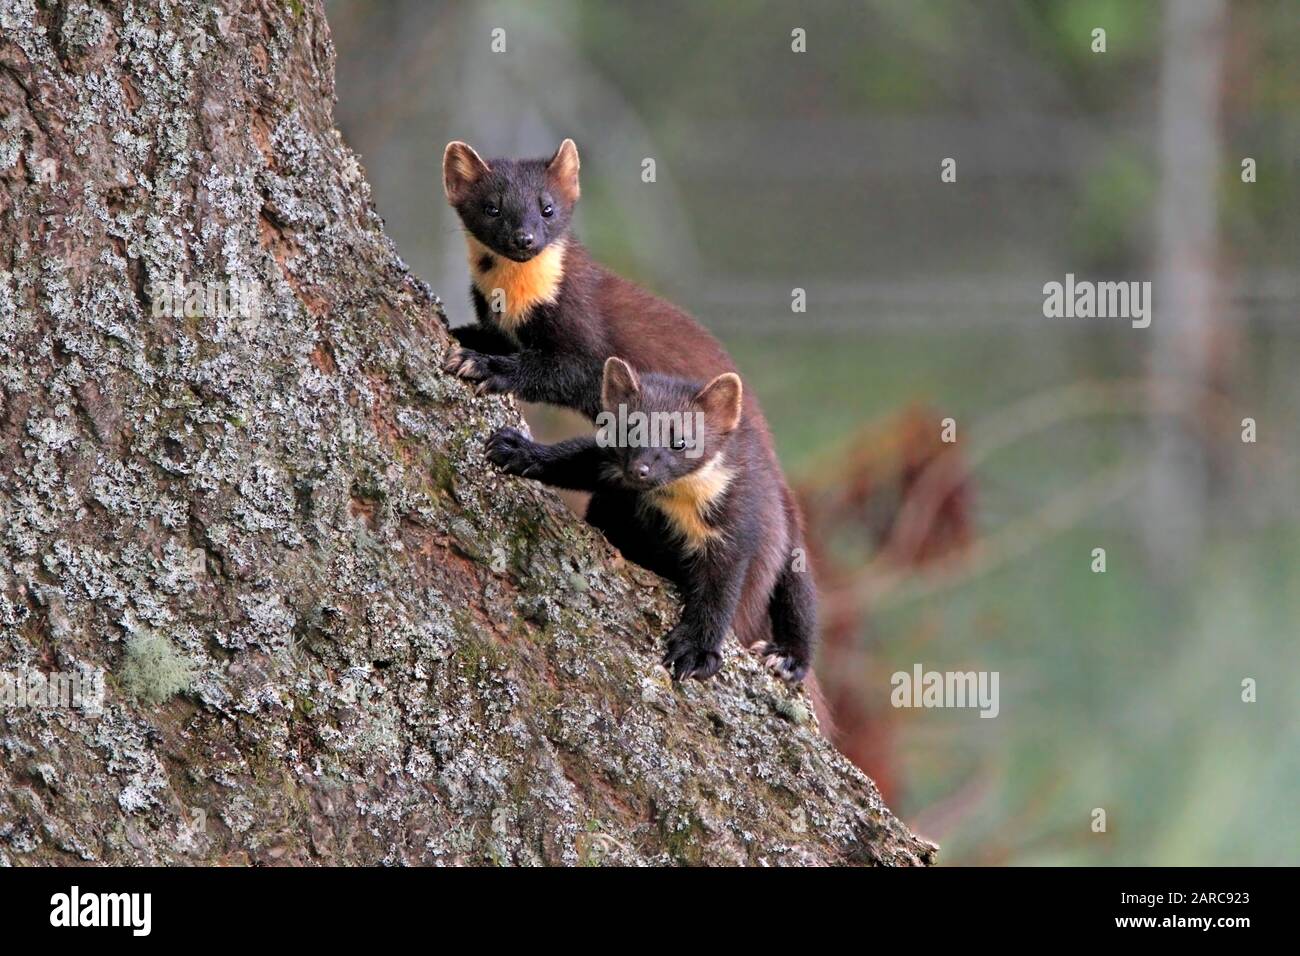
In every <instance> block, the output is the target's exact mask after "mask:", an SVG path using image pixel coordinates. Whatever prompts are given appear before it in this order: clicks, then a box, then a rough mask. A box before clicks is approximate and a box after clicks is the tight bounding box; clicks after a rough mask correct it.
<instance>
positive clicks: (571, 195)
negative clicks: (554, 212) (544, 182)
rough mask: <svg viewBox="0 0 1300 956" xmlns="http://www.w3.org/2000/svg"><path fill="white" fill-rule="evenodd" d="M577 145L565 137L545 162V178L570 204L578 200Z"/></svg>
mask: <svg viewBox="0 0 1300 956" xmlns="http://www.w3.org/2000/svg"><path fill="white" fill-rule="evenodd" d="M578 166H579V163H578V147H577V144H575V143H574V142H573V140H571V139H566V140H565V141H564V142H563V143H561V144H560V148H559V149H557V150H556V151H555V155H554V156H552V157H551V161H550V162H549V163H547V164H546V178H547V179H549V180H550V183H551V188H552V189H554V190H555V191H556V192H557V193H559V194H560V195H561V196H562V197H563V198H564V201H565V202H567V203H568V204H569V205H570V206H572V205H573V204H574V203H575V202H577V201H578V194H579V193H580V192H581V190H580V189H579V188H578Z"/></svg>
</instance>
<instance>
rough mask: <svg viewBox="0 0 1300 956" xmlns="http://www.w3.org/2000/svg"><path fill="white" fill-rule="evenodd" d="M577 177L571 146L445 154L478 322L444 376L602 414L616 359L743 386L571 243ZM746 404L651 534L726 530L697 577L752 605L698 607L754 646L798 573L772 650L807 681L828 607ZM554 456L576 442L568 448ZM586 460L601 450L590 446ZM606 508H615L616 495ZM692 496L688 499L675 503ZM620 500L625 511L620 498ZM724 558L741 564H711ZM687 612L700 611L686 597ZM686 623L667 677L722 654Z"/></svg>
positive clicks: (743, 401) (701, 338) (595, 515)
mask: <svg viewBox="0 0 1300 956" xmlns="http://www.w3.org/2000/svg"><path fill="white" fill-rule="evenodd" d="M578 170H579V160H578V148H577V146H575V145H574V143H573V140H571V139H566V140H565V141H564V142H563V143H561V144H560V148H559V149H558V150H556V152H555V155H554V156H552V157H551V158H550V159H549V160H545V159H531V160H512V159H493V160H491V161H484V160H483V159H481V158H480V157H479V155H478V153H476V152H475V151H474V150H473V149H472V148H470V147H469V146H468V145H466V144H465V143H461V142H453V143H450V144H449V145H448V146H447V149H446V152H445V153H444V155H443V166H442V171H443V186H444V189H445V191H446V194H447V200H448V202H449V203H450V204H451V205H452V207H453V208H454V209H455V210H456V212H457V214H458V215H459V216H460V220H461V223H462V224H463V225H464V227H465V233H466V242H467V244H468V248H469V269H470V275H471V278H472V286H471V296H472V298H473V301H474V310H475V313H476V316H477V319H478V321H477V322H476V323H475V324H473V325H470V326H462V327H459V328H455V329H452V333H453V334H454V335H455V336H456V338H457V340H458V342H459V345H460V347H459V348H456V349H453V350H452V351H451V352H450V354H449V356H448V359H447V362H446V365H445V367H446V369H447V371H449V372H452V373H454V374H456V375H458V376H459V377H461V378H463V379H465V380H467V381H469V382H471V383H473V384H474V385H475V386H476V388H477V390H478V391H479V392H480V393H487V392H509V393H512V394H514V395H515V396H517V397H518V398H521V399H523V400H525V401H530V402H543V403H547V404H552V405H561V406H565V407H568V408H573V409H576V410H577V411H579V412H581V413H583V414H585V415H586V416H587V417H589V418H591V419H593V420H594V419H595V418H596V417H597V416H598V415H599V414H600V412H601V411H602V409H603V408H604V406H603V404H602V396H603V383H604V381H605V371H606V362H607V360H608V359H610V358H611V357H614V356H617V357H619V358H620V359H622V360H623V362H624V364H625V366H630V367H631V368H635V369H636V370H637V372H639V373H641V374H642V375H643V376H670V377H673V378H675V379H678V380H680V381H679V383H678V384H677V385H675V386H673V387H672V388H669V387H668V386H667V385H666V384H657V385H656V388H663V389H665V390H666V391H672V390H673V389H676V390H677V391H680V390H681V388H682V387H684V386H682V385H681V384H680V382H695V383H714V382H716V381H717V379H718V377H719V376H724V375H728V374H730V375H733V376H734V375H735V373H736V368H735V365H734V363H733V362H732V361H731V357H730V356H729V355H728V354H727V352H726V350H725V349H723V347H722V346H721V345H720V344H719V343H718V341H717V340H716V339H714V338H713V336H711V335H710V334H709V333H708V332H707V331H705V329H704V328H703V327H702V326H701V325H700V324H699V323H698V322H696V321H695V320H694V319H692V318H691V317H690V316H689V315H687V314H686V313H685V312H683V311H681V310H680V309H678V308H676V307H675V306H673V305H671V304H669V303H668V302H665V301H664V300H662V299H660V298H658V297H656V296H654V295H651V294H650V293H649V292H647V291H645V290H644V289H642V288H641V287H640V286H637V285H636V284H634V283H632V282H629V281H628V280H626V279H623V278H621V277H620V276H617V275H615V274H614V273H612V272H610V271H608V270H607V269H604V268H603V267H601V266H600V265H598V264H597V263H595V262H593V261H592V259H591V258H590V256H588V254H587V252H586V250H585V249H584V248H583V247H582V245H581V244H580V243H579V242H578V241H577V239H576V238H574V236H573V235H572V233H571V232H570V228H569V226H570V223H571V221H572V218H573V209H574V206H575V204H576V203H577V201H578V196H579V192H580V189H579V184H578ZM652 381H655V382H656V383H660V382H661V380H659V379H652ZM735 394H736V397H737V401H738V402H739V404H740V414H739V424H738V425H737V426H736V427H735V429H734V431H735V434H732V435H730V437H727V438H725V443H726V444H728V445H729V446H730V445H734V446H735V450H734V451H729V453H728V454H729V455H730V456H731V457H726V456H724V459H723V461H725V465H724V464H723V463H722V461H720V462H719V463H718V464H716V465H714V466H712V468H713V470H712V471H703V469H705V468H708V467H710V466H707V465H698V464H697V465H696V466H695V467H693V468H692V469H691V471H692V473H693V474H694V477H690V476H689V475H687V476H679V478H681V480H682V481H683V484H680V485H676V486H674V487H675V488H676V489H678V491H677V492H675V493H671V494H670V493H664V492H661V495H664V494H666V495H667V497H666V498H662V499H661V500H660V504H661V507H657V508H655V509H654V513H657V514H659V515H660V516H661V518H659V519H656V521H658V522H659V523H658V524H656V523H655V522H651V523H650V525H649V528H650V529H651V530H658V531H660V532H662V534H661V537H662V538H663V540H664V541H665V542H667V541H670V540H671V541H675V542H680V541H682V540H689V538H687V537H686V536H685V534H684V532H683V527H684V525H690V524H691V523H692V522H694V523H696V524H699V525H701V526H702V527H706V528H721V529H724V531H723V533H722V535H719V536H715V537H708V536H704V538H707V539H708V541H709V542H712V543H711V544H710V546H709V547H706V548H702V549H698V550H697V551H696V552H694V553H693V556H692V557H690V559H689V560H691V561H697V562H698V561H703V560H704V558H703V557H701V556H709V562H706V563H709V565H710V566H709V567H707V568H702V570H701V577H700V578H699V580H700V581H708V582H714V583H717V582H722V581H725V580H732V579H735V580H744V581H745V582H746V584H745V593H746V594H747V595H749V596H751V597H752V598H753V601H751V602H750V603H749V604H744V603H741V604H739V605H737V602H738V601H739V598H738V596H728V595H726V594H723V593H719V594H718V596H717V598H716V600H715V601H714V602H713V603H710V602H709V601H707V600H705V601H703V603H701V601H699V600H697V601H696V604H697V605H699V606H700V607H702V608H714V609H716V608H717V607H719V606H722V607H725V606H727V605H728V604H730V605H731V606H733V607H737V611H736V623H737V628H736V631H737V634H738V635H739V636H740V637H741V639H742V640H743V641H744V642H745V643H746V644H747V645H751V644H753V643H754V642H756V641H759V640H765V639H766V638H765V635H768V634H769V633H770V628H769V627H768V626H767V619H768V614H767V611H768V609H767V607H766V606H762V607H759V605H758V604H755V603H753V602H755V601H757V602H760V603H761V601H766V600H767V598H768V596H769V595H772V594H773V590H774V588H776V582H777V581H778V579H780V580H782V581H784V580H786V575H793V576H794V578H795V579H797V580H791V581H788V582H787V583H786V584H785V585H784V587H783V589H781V593H782V594H783V595H786V596H787V597H786V598H785V599H783V600H782V601H780V602H776V603H774V604H773V607H772V616H773V618H774V619H775V620H776V622H777V631H776V635H775V636H776V641H777V650H775V651H773V653H771V654H769V655H768V656H769V658H770V660H769V664H770V665H771V666H772V667H773V668H774V669H776V670H777V671H778V672H779V673H781V674H782V676H784V677H785V678H786V679H787V680H791V681H798V680H801V679H802V678H803V676H804V675H805V674H806V673H807V670H808V666H809V661H810V659H811V653H812V640H813V632H814V628H813V626H812V625H811V623H810V622H812V621H813V620H814V618H815V603H816V602H815V589H814V588H813V587H812V584H811V582H810V581H808V580H807V578H808V574H807V573H805V572H801V571H792V570H790V568H791V565H792V562H794V561H795V560H796V555H797V554H798V555H800V556H801V555H802V551H799V552H796V551H795V549H796V548H800V547H801V545H802V530H801V521H800V517H799V512H798V508H797V506H796V505H795V503H794V498H793V496H792V494H791V493H790V490H789V488H788V487H787V486H786V483H785V479H784V477H783V476H782V474H781V468H780V465H779V463H778V462H777V458H776V452H775V450H774V448H773V445H772V438H771V434H770V432H769V430H768V427H767V422H766V420H765V419H764V418H763V413H762V411H761V410H760V409H759V406H758V402H757V401H756V400H755V399H754V398H753V396H752V395H750V394H749V390H748V389H741V388H740V387H739V379H737V380H736V389H735ZM511 441H515V439H514V438H507V437H504V436H503V437H501V439H500V440H499V441H497V442H495V443H494V444H495V445H499V446H501V448H505V447H507V446H508V445H509V443H510V442H511ZM529 447H532V446H529ZM536 447H538V448H540V447H542V446H536ZM555 447H556V448H557V449H562V450H565V451H568V450H570V449H571V448H572V446H569V445H566V444H565V443H561V444H560V445H558V446H555ZM583 447H585V446H583ZM670 450H671V449H670ZM548 454H549V453H548ZM584 454H590V449H588V450H587V451H586V452H584ZM693 463H694V461H693ZM697 472H702V473H700V474H695V473H697ZM566 473H567V472H566ZM554 483H555V484H563V482H554ZM688 488H702V489H703V491H702V492H701V494H703V493H704V492H707V491H709V489H714V490H716V489H717V488H721V489H722V490H721V491H719V492H718V493H717V495H716V496H713V497H709V496H708V495H705V496H704V497H707V498H708V500H707V501H706V500H704V498H701V499H700V500H701V501H702V502H703V505H702V507H694V506H692V505H690V504H689V501H690V500H691V499H689V498H688V497H687V498H684V497H683V495H682V489H688ZM646 497H647V500H648V497H649V496H648V495H647V496H646ZM715 499H716V500H715ZM601 500H602V502H604V501H606V500H611V499H610V497H609V495H608V494H606V495H602V496H601ZM682 500H685V501H687V502H688V504H685V505H680V506H678V505H674V504H672V502H676V501H682ZM613 501H614V503H617V499H616V498H615V499H613ZM665 502H667V503H666V504H665ZM593 504H595V503H593ZM606 507H607V506H606V505H605V504H603V503H602V504H595V507H594V508H592V509H589V512H588V515H589V517H590V518H591V519H592V521H593V523H596V524H598V525H601V526H603V525H602V524H601V523H602V522H610V521H611V520H612V519H609V518H607V517H605V509H606ZM674 507H676V508H677V509H678V512H679V513H678V518H679V519H680V521H678V522H677V523H668V520H669V519H668V518H667V517H666V515H667V513H668V511H669V510H672V509H673V508H674ZM665 509H667V510H665ZM718 509H721V510H718ZM733 509H734V511H733ZM615 510H617V509H615ZM692 516H694V517H692ZM715 522H716V523H715ZM754 524H758V525H761V526H762V527H761V528H760V530H759V531H757V532H754V531H752V530H751V525H754ZM696 530H698V528H697V529H696ZM723 535H726V536H730V537H728V538H727V540H731V539H732V538H734V541H732V543H731V544H729V545H727V546H726V547H722V545H721V544H720V543H718V542H721V541H722V540H723ZM614 538H618V539H619V540H616V541H615V544H616V545H617V546H618V547H619V548H620V550H623V551H624V553H625V554H627V555H628V557H629V558H631V559H632V560H636V561H638V562H639V563H642V564H646V563H647V562H651V563H652V564H653V562H654V561H655V560H656V559H655V558H654V556H653V555H648V554H646V553H645V552H646V551H647V550H654V548H653V547H648V543H647V542H642V541H633V540H628V539H627V537H626V536H624V535H621V534H619V533H618V532H615V534H614V535H613V536H612V537H611V540H613V539H614ZM704 538H702V539H701V540H704ZM625 546H626V547H625ZM668 550H670V551H671V550H673V549H672V548H669V549H668ZM683 553H685V552H683ZM723 556H725V557H726V559H727V560H729V561H732V562H733V563H734V565H735V566H734V567H731V568H726V569H724V568H718V567H712V566H711V562H712V561H713V560H722V558H723ZM642 558H644V560H642ZM678 563H680V561H679V562H678ZM648 566H650V565H648ZM660 566H661V567H662V562H660ZM654 569H655V570H660V568H659V567H656V568H654ZM667 576H669V577H672V575H671V574H670V575H667ZM697 597H698V596H697ZM687 603H688V606H690V603H691V598H690V597H689V595H688V599H687ZM692 613H693V614H700V613H703V612H702V611H695V612H692ZM724 616H728V615H724ZM683 624H684V628H685V629H684V630H683V631H682V633H681V634H677V633H676V632H675V635H674V640H675V645H674V646H676V647H678V648H679V649H680V648H681V647H682V646H684V645H683V643H682V641H683V640H684V639H685V638H683V637H682V635H686V636H687V637H689V638H690V640H692V641H696V643H697V644H698V646H699V648H700V650H699V651H698V653H697V652H696V651H691V652H689V654H688V653H687V652H682V654H683V656H681V657H679V658H674V660H678V661H679V662H680V665H679V666H676V667H672V668H670V669H672V670H673V672H674V674H675V675H679V676H680V675H682V674H685V673H686V672H687V671H689V672H690V674H691V675H692V676H696V677H706V676H708V675H710V674H712V673H714V672H716V670H717V659H716V657H717V645H716V644H714V643H710V642H711V641H713V639H714V637H715V636H716V635H715V634H714V633H713V628H714V626H715V625H716V622H715V621H710V622H704V621H702V620H694V619H688V618H684V619H683ZM706 624H707V625H708V626H706ZM786 630H788V631H790V636H789V638H788V640H787V637H786V634H785V632H786ZM679 638H680V639H679ZM670 653H672V652H671V651H670ZM701 655H702V656H701ZM709 655H713V656H712V657H710V656H709ZM687 657H689V658H690V660H689V661H688V660H687ZM687 664H689V665H690V666H689V667H687V666H686V665H687Z"/></svg>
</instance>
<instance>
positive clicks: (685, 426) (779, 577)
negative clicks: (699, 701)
mask: <svg viewBox="0 0 1300 956" xmlns="http://www.w3.org/2000/svg"><path fill="white" fill-rule="evenodd" d="M600 394H601V405H602V407H603V410H604V411H605V412H607V413H608V419H606V416H600V417H599V418H598V421H603V424H602V427H601V431H600V433H598V434H597V435H595V436H584V437H581V438H572V439H569V440H567V441H562V442H559V443H557V444H554V445H542V444H538V443H537V442H534V441H532V440H530V439H529V438H527V437H526V436H525V435H523V434H522V433H520V432H519V431H517V430H515V429H512V428H507V429H501V430H499V431H497V432H496V433H495V434H493V435H492V437H491V438H489V439H488V445H487V455H488V458H489V459H491V460H492V462H493V463H495V464H496V465H498V466H499V467H501V468H502V469H504V470H505V471H507V472H509V473H511V474H515V475H520V476H522V477H525V478H532V479H535V480H537V481H540V482H543V483H544V484H547V485H553V486H556V487H560V488H570V489H574V490H578V491H590V492H592V497H591V502H590V504H589V505H588V508H587V520H588V521H589V522H590V523H591V524H593V525H595V526H596V527H597V528H599V529H600V530H601V531H603V532H604V534H605V536H606V537H607V538H608V539H609V541H610V543H612V544H613V545H614V546H615V547H617V548H618V549H619V550H620V551H621V552H622V553H623V554H624V555H625V556H626V557H628V558H629V559H631V560H633V561H636V562H637V563H638V564H641V565H643V566H645V567H647V568H649V569H651V570H652V571H655V572H657V573H658V574H660V575H662V576H663V577H666V578H668V579H669V580H670V581H672V582H673V583H674V584H676V585H677V587H678V589H679V591H680V592H681V595H682V598H683V610H682V616H681V620H680V622H679V623H678V624H677V626H676V627H675V628H673V630H672V631H671V632H670V633H669V635H668V637H667V642H666V644H667V646H666V650H665V653H664V666H665V667H667V668H668V670H669V671H670V672H671V673H672V675H673V677H674V679H677V680H682V679H685V678H687V677H695V678H699V679H704V678H708V677H711V676H712V675H713V674H715V673H717V671H718V669H719V668H720V667H721V666H722V653H721V652H722V643H723V639H724V637H725V636H726V633H727V630H728V628H734V630H735V632H736V636H737V637H738V638H739V639H740V641H741V642H742V643H743V644H744V645H746V646H747V647H753V648H755V649H757V650H758V651H759V653H760V654H761V655H762V656H763V657H764V658H765V660H766V662H767V664H768V666H769V667H771V668H772V669H773V670H774V671H776V673H777V674H779V675H780V676H781V677H782V678H784V679H785V680H787V681H791V682H798V681H801V680H803V678H804V676H805V675H806V674H807V673H808V667H809V664H810V663H811V661H812V650H813V642H814V640H815V637H816V630H817V628H816V591H815V588H814V586H813V582H812V578H811V575H810V573H809V572H808V571H807V570H806V569H801V568H800V567H799V566H798V564H797V562H796V561H795V560H792V558H793V556H795V555H799V554H802V553H803V547H802V546H803V539H802V530H801V528H800V526H799V514H798V511H797V509H796V507H795V504H794V501H793V498H792V496H791V494H790V491H789V489H788V488H787V487H786V484H785V481H784V480H783V478H782V476H781V472H780V468H779V467H778V465H777V463H776V460H775V457H774V456H773V454H772V452H771V447H770V445H769V443H768V440H767V438H766V433H765V431H764V430H763V429H762V428H761V427H760V426H761V419H759V420H758V421H757V422H756V421H753V420H750V419H749V418H748V416H747V414H746V406H745V402H744V397H743V389H742V386H741V381H740V377H739V376H738V375H736V374H735V373H734V372H726V373H723V374H721V375H718V376H716V377H715V378H713V379H712V380H711V381H709V382H708V383H707V384H705V385H700V384H699V383H698V382H692V381H689V380H687V379H683V378H679V377H673V376H668V375H661V374H655V373H646V374H643V375H640V376H638V375H637V373H636V372H634V371H633V369H632V368H631V367H630V366H629V365H628V364H627V363H626V362H624V361H622V360H621V359H619V358H610V359H609V360H608V361H606V362H605V365H604V374H603V378H602V384H601V390H600ZM638 416H639V417H638ZM619 422H621V423H623V424H624V425H626V424H628V423H629V422H630V423H631V426H632V427H625V428H624V429H623V430H622V431H621V432H620V431H619V429H618V427H617V423H619ZM638 429H639V430H638Z"/></svg>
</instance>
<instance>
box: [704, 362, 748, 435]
mask: <svg viewBox="0 0 1300 956" xmlns="http://www.w3.org/2000/svg"><path fill="white" fill-rule="evenodd" d="M741 401H742V389H741V386H740V376H739V375H737V374H736V373H735V372H726V373H724V374H722V375H719V376H718V377H717V378H715V379H714V380H713V381H711V382H710V383H709V384H708V385H705V386H704V387H703V388H702V389H700V391H699V393H698V394H697V395H696V396H695V399H694V402H695V405H696V407H698V408H699V409H700V410H701V411H702V412H704V420H705V421H707V422H708V423H709V426H710V427H711V428H713V429H714V430H715V431H718V432H721V433H723V434H726V433H727V432H730V431H734V430H735V428H736V426H737V425H739V424H740V411H741Z"/></svg>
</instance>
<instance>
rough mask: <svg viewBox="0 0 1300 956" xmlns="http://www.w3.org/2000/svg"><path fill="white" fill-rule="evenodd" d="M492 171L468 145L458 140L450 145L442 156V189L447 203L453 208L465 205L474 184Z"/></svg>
mask: <svg viewBox="0 0 1300 956" xmlns="http://www.w3.org/2000/svg"><path fill="white" fill-rule="evenodd" d="M491 171H492V170H491V169H489V168H488V164H487V163H485V162H483V160H482V158H481V157H480V156H479V154H478V153H476V152H474V149H473V147H471V146H470V145H469V144H468V143H462V142H461V141H460V140H458V139H457V140H453V141H452V142H450V143H448V144H447V149H446V151H445V152H444V153H443V154H442V189H443V192H445V193H446V194H447V202H449V203H451V204H452V205H453V206H458V205H460V204H461V203H463V202H464V201H465V200H466V199H468V198H469V192H470V190H471V189H473V188H474V184H475V183H477V182H478V181H479V180H480V179H482V178H483V177H484V176H486V175H487V174H488V173H490V172H491Z"/></svg>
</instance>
